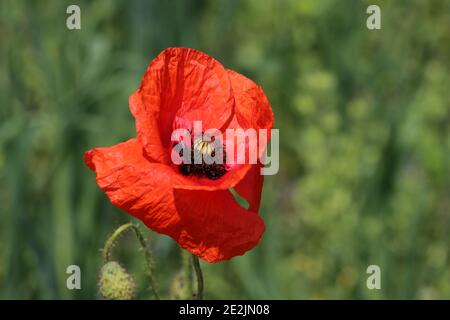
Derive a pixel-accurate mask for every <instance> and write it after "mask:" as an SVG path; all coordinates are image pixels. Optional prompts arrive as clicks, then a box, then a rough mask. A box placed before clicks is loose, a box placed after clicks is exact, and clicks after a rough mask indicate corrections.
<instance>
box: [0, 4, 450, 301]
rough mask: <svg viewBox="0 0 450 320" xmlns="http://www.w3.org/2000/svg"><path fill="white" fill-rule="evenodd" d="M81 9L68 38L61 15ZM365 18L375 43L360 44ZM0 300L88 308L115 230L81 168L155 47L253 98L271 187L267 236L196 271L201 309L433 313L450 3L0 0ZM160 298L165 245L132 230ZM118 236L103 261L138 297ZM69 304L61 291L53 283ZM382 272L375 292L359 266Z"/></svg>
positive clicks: (441, 220) (167, 255) (448, 148)
mask: <svg viewBox="0 0 450 320" xmlns="http://www.w3.org/2000/svg"><path fill="white" fill-rule="evenodd" d="M69 4H78V5H79V6H80V7H81V26H82V29H81V30H79V31H69V30H67V28H66V18H67V17H68V15H67V14H66V8H67V6H68V5H69ZM370 4H378V5H379V6H380V7H381V14H382V29H381V30H375V31H370V30H368V29H367V28H366V19H367V17H368V15H367V14H366V8H367V6H368V5H370ZM0 9H1V11H0V99H1V103H0V204H1V205H0V298H3V299H11V298H24V299H49V298H58V299H71V298H73V299H81V298H85V299H91V298H92V299H94V298H98V297H99V295H98V290H97V287H96V283H97V275H98V270H99V268H100V267H101V264H102V261H101V252H100V249H101V248H102V247H103V244H104V242H105V240H106V239H107V237H108V235H109V234H111V232H112V231H113V229H114V228H115V227H117V226H119V225H120V224H121V223H123V222H127V221H130V220H131V218H130V217H129V216H128V215H126V214H125V213H123V212H121V211H120V210H119V209H116V208H114V207H113V206H112V205H111V204H110V203H109V201H108V199H107V198H106V196H104V194H103V193H102V192H101V190H100V189H99V188H98V187H97V185H96V183H95V179H94V174H93V173H92V172H91V171H90V170H89V169H88V168H87V167H86V166H85V165H84V163H83V161H82V155H83V152H84V151H86V150H87V149H89V148H92V147H95V146H107V145H113V144H116V143H118V142H120V141H123V140H125V139H128V138H130V137H132V136H133V135H134V121H133V118H132V116H131V114H130V112H129V109H128V96H129V95H130V93H131V92H133V91H134V90H135V89H136V88H137V87H138V86H139V84H140V79H141V77H142V75H143V73H144V71H145V69H146V67H147V65H148V63H149V62H150V61H151V60H152V59H153V58H154V57H155V56H156V55H157V54H158V53H159V52H160V51H162V50H163V49H165V48H166V47H169V46H187V47H193V48H196V49H199V50H202V51H205V52H207V53H208V54H210V55H212V56H214V57H215V58H216V59H218V60H219V61H221V62H222V63H223V64H224V65H225V66H226V67H227V68H230V69H233V70H236V71H238V72H241V73H243V74H245V75H246V76H248V77H250V78H252V79H254V80H255V81H256V82H258V83H259V84H260V85H261V86H262V87H263V88H264V90H265V91H266V93H267V95H268V97H269V100H270V102H271V104H272V107H273V110H274V113H275V119H276V123H275V127H276V128H279V129H280V148H281V150H280V152H281V154H280V171H279V173H278V174H277V175H275V176H268V177H266V180H265V182H266V183H265V186H264V194H263V202H262V209H261V215H262V216H263V217H264V220H265V222H266V225H267V231H266V233H265V235H264V237H263V240H262V242H261V244H260V245H259V246H258V247H256V248H255V249H254V250H252V251H251V252H249V253H247V254H246V255H245V256H243V257H237V258H234V259H232V260H231V261H228V262H224V263H219V264H211V265H209V264H207V263H204V262H202V267H203V269H204V272H205V278H206V293H205V295H206V297H207V298H212V299H216V298H229V299H241V298H251V299H260V298H264V299H320V298H332V299H341V298H345V299H349V298H356V299H379V298H387V299H392V298H403V299H426V298H439V299H442V298H445V299H449V298H450V251H449V242H450V160H449V155H450V97H449V91H450V90H449V89H450V72H449V70H450V67H449V58H450V1H447V0H435V1H422V0H411V1H376V0H370V1H342V0H291V1H284V0H272V1H268V0H265V1H262V0H251V1H250V0H242V1H238V0H223V1H183V0H179V1H158V0H154V1H144V0H137V1H126V0H123V1H110V0H105V1H95V2H94V1H81V0H79V1H56V0H53V1H24V0H20V1H12V0H4V1H2V2H1V4H0ZM141 229H142V230H143V231H144V232H145V235H146V237H147V238H148V239H149V240H150V242H151V246H152V248H153V251H154V254H155V260H156V277H157V279H158V283H159V287H160V290H161V292H162V293H163V295H164V296H166V297H167V296H169V291H170V287H171V282H172V279H173V276H174V275H175V274H176V273H177V271H178V270H179V269H180V268H181V258H180V255H179V249H178V246H177V245H176V243H174V242H173V241H172V240H171V239H169V238H168V237H166V236H162V235H156V234H154V233H153V232H151V231H150V230H148V229H145V228H141ZM137 248H138V243H137V242H136V240H135V239H134V238H132V237H131V236H130V235H128V236H125V237H124V238H123V241H122V242H121V244H120V245H119V246H118V247H117V248H116V250H115V256H116V258H117V259H118V260H119V261H120V262H121V263H122V264H123V265H124V266H126V267H127V268H128V269H129V270H130V272H131V273H132V274H133V275H134V276H135V277H136V278H137V279H138V283H139V289H140V292H141V294H140V296H139V297H140V298H148V297H151V294H150V293H149V292H148V291H145V290H144V289H145V287H146V279H145V274H144V259H143V256H142V253H141V252H139V251H138V250H137ZM71 264H77V265H79V266H80V267H81V270H82V290H73V291H70V290H68V289H67V288H66V278H67V276H68V275H67V274H66V267H67V266H68V265H71ZM371 264H376V265H379V266H380V267H381V284H382V289H381V290H368V289H367V288H366V279H367V277H368V275H367V274H366V268H367V266H368V265H371Z"/></svg>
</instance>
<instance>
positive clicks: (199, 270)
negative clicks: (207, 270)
mask: <svg viewBox="0 0 450 320" xmlns="http://www.w3.org/2000/svg"><path fill="white" fill-rule="evenodd" d="M192 265H193V266H194V270H195V275H196V277H197V295H196V298H197V300H203V272H202V268H201V267H200V262H199V261H198V257H197V256H195V255H192Z"/></svg>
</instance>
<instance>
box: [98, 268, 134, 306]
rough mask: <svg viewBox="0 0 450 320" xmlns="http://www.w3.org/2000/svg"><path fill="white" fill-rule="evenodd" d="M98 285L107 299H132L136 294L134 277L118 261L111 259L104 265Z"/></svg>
mask: <svg viewBox="0 0 450 320" xmlns="http://www.w3.org/2000/svg"><path fill="white" fill-rule="evenodd" d="M98 285H99V289H100V294H101V295H102V296H103V297H104V298H105V299H109V300H131V299H133V298H134V296H135V291H136V285H135V283H134V280H133V277H132V276H131V275H130V274H128V272H127V271H126V270H125V269H124V268H123V267H122V266H121V265H120V264H119V263H117V262H116V261H109V262H107V263H106V264H105V265H104V266H103V267H102V269H101V270H100V280H99V282H98Z"/></svg>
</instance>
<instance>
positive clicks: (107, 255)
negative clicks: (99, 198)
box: [103, 223, 160, 300]
mask: <svg viewBox="0 0 450 320" xmlns="http://www.w3.org/2000/svg"><path fill="white" fill-rule="evenodd" d="M129 229H132V230H133V231H134V234H135V235H136V238H137V239H138V241H139V243H140V244H141V247H142V250H143V251H144V255H145V262H146V265H147V275H148V278H149V282H150V287H151V290H152V292H153V295H154V296H155V298H156V299H158V300H159V299H160V297H159V295H158V292H157V291H156V283H155V279H154V277H153V259H152V253H151V251H150V247H149V246H148V244H147V241H145V238H144V236H143V235H142V233H141V231H140V230H139V228H138V226H136V225H134V224H132V223H126V224H123V225H121V226H120V227H119V228H117V229H116V230H115V231H114V232H113V234H112V235H111V237H109V239H108V240H107V241H106V243H105V248H104V249H103V260H104V262H105V263H106V262H109V261H111V252H112V249H113V247H114V244H115V242H116V240H117V239H118V238H119V237H120V236H121V235H122V233H123V232H125V231H127V230H129Z"/></svg>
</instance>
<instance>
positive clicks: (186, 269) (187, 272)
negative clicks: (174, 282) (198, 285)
mask: <svg viewBox="0 0 450 320" xmlns="http://www.w3.org/2000/svg"><path fill="white" fill-rule="evenodd" d="M181 257H182V259H183V273H184V279H185V281H186V288H187V297H186V299H192V297H193V296H194V286H193V284H192V265H191V254H190V253H189V252H188V251H186V250H182V252H181Z"/></svg>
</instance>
